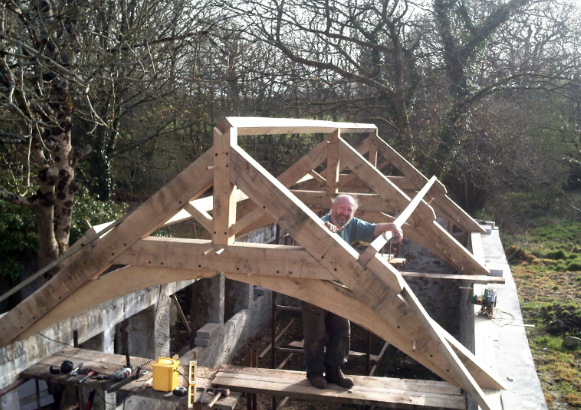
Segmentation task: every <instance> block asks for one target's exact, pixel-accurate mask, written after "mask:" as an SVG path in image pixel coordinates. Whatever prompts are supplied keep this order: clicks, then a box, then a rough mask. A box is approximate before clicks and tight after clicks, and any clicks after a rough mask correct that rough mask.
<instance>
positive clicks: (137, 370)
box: [107, 359, 151, 393]
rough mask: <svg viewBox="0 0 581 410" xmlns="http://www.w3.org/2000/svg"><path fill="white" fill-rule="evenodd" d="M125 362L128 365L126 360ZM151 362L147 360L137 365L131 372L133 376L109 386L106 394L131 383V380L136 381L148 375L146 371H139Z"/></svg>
mask: <svg viewBox="0 0 581 410" xmlns="http://www.w3.org/2000/svg"><path fill="white" fill-rule="evenodd" d="M127 362H128V363H129V359H128V360H127ZM149 362H151V359H147V360H146V361H144V362H143V363H141V364H139V365H138V366H137V367H136V368H135V371H134V372H133V375H132V376H131V377H125V378H124V379H122V380H121V381H120V382H119V383H117V384H115V385H113V386H111V387H110V388H109V389H107V393H111V392H113V391H115V390H117V389H119V388H121V387H123V386H125V385H126V384H129V383H131V382H132V381H133V380H137V379H139V378H140V377H141V376H143V375H145V374H147V373H148V371H147V370H141V367H142V366H144V365H146V364H147V363H149Z"/></svg>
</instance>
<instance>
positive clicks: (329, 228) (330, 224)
mask: <svg viewBox="0 0 581 410" xmlns="http://www.w3.org/2000/svg"><path fill="white" fill-rule="evenodd" d="M325 226H326V227H327V229H328V230H330V231H331V232H333V233H337V232H339V231H340V229H339V228H337V227H336V226H335V225H333V224H332V223H331V222H325Z"/></svg>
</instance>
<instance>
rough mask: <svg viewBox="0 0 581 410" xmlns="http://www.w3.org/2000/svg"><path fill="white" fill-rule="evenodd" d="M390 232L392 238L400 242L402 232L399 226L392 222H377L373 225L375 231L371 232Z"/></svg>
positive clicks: (374, 233)
mask: <svg viewBox="0 0 581 410" xmlns="http://www.w3.org/2000/svg"><path fill="white" fill-rule="evenodd" d="M388 231H389V232H391V237H392V240H393V241H395V243H399V242H401V240H402V239H403V232H402V230H401V228H400V227H399V226H397V225H396V224H393V223H386V222H384V223H379V224H376V225H375V231H374V232H373V235H374V236H379V235H381V234H382V233H384V232H388Z"/></svg>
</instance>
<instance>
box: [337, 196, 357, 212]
mask: <svg viewBox="0 0 581 410" xmlns="http://www.w3.org/2000/svg"><path fill="white" fill-rule="evenodd" d="M343 198H347V199H349V200H350V201H351V202H353V212H355V211H356V210H357V208H359V201H358V200H357V199H356V198H353V197H352V196H351V195H344V194H343V195H337V196H336V197H335V199H333V201H332V202H331V204H332V205H336V204H337V202H339V200H340V199H343Z"/></svg>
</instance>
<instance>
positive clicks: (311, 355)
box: [301, 301, 350, 377]
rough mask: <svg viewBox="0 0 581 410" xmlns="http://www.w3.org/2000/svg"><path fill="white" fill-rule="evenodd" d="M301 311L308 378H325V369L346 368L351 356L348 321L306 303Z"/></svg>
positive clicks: (302, 305) (302, 304)
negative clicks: (348, 358)
mask: <svg viewBox="0 0 581 410" xmlns="http://www.w3.org/2000/svg"><path fill="white" fill-rule="evenodd" d="M301 310H302V313H303V333H304V337H305V359H306V362H307V377H316V376H322V375H323V373H324V371H325V367H326V366H327V367H333V368H334V367H341V366H342V365H343V364H345V363H346V362H347V357H348V356H349V338H350V328H349V321H348V320H347V319H344V318H342V317H341V316H337V315H336V314H334V313H331V312H328V311H326V310H325V309H323V308H320V307H317V306H315V305H311V304H310V303H307V302H302V301H301ZM325 336H328V338H326V337H325ZM325 347H326V348H327V349H326V351H325Z"/></svg>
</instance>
